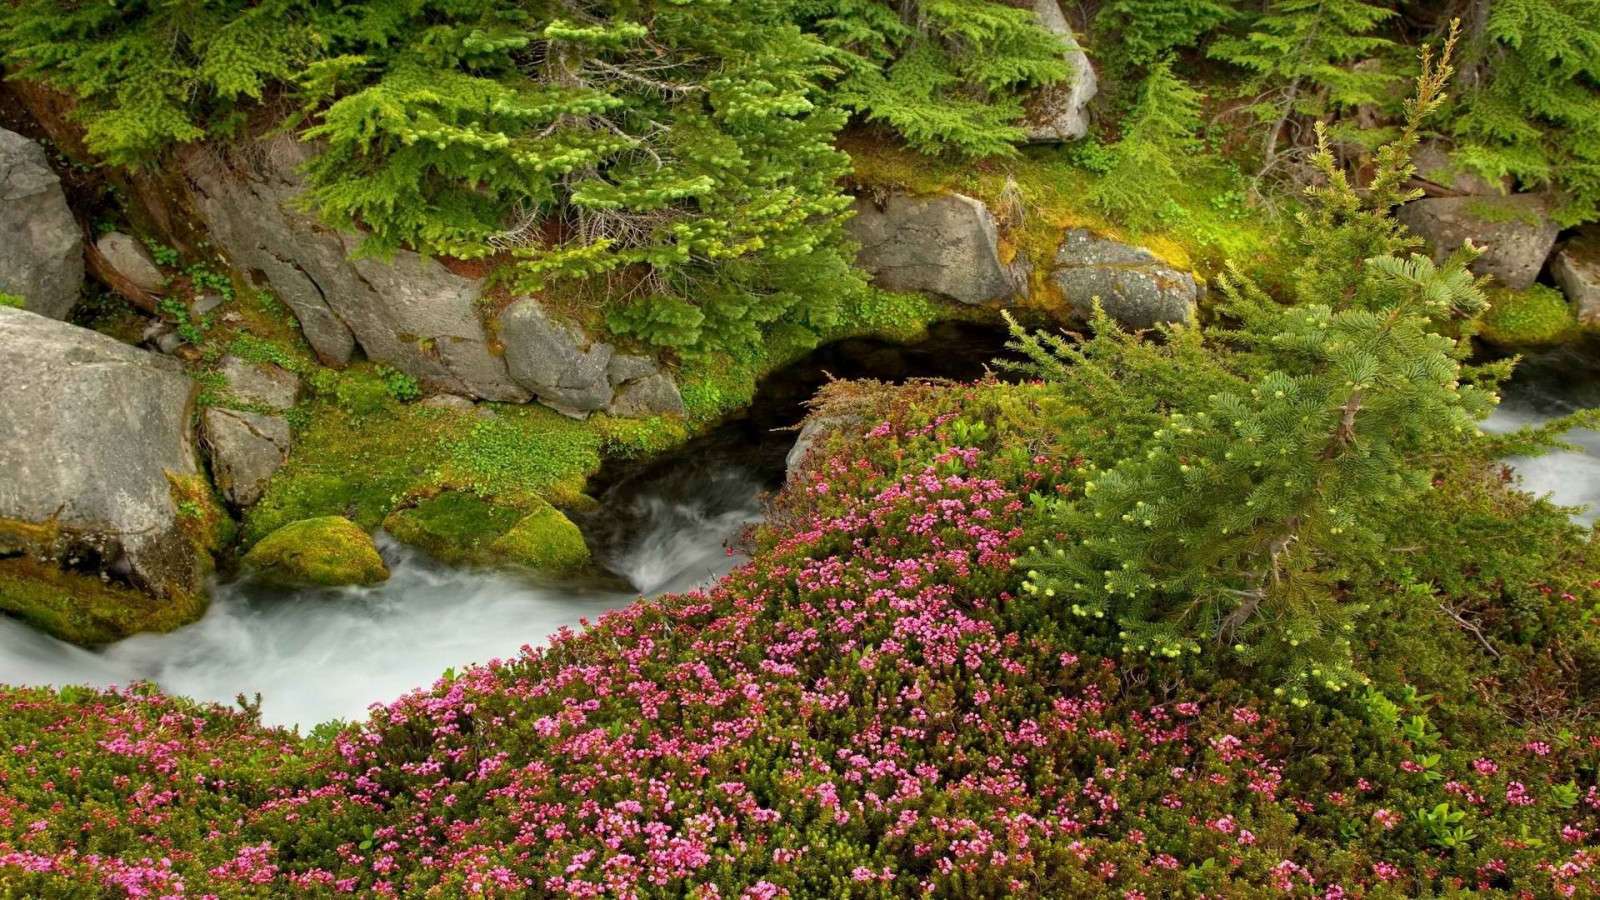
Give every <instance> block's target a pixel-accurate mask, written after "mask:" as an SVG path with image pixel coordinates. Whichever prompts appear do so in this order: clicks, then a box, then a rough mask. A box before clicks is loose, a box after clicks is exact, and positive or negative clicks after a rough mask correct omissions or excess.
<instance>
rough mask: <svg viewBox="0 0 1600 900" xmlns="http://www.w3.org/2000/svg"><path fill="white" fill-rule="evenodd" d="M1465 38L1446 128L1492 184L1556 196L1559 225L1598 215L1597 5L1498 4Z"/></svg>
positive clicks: (1564, 0) (1582, 0) (1569, 0)
mask: <svg viewBox="0 0 1600 900" xmlns="http://www.w3.org/2000/svg"><path fill="white" fill-rule="evenodd" d="M1477 24H1480V26H1481V27H1480V28H1479V29H1477V30H1475V31H1473V32H1472V33H1470V34H1469V35H1468V40H1467V45H1466V48H1465V52H1466V60H1465V67H1466V68H1467V69H1468V71H1470V72H1472V73H1473V74H1474V75H1475V76H1476V77H1474V78H1473V79H1471V80H1470V82H1469V87H1468V89H1467V91H1465V92H1464V93H1463V96H1462V102H1461V103H1460V104H1459V105H1458V108H1457V109H1456V110H1455V111H1454V117H1453V119H1452V121H1451V122H1450V130H1451V131H1452V132H1453V133H1454V134H1455V136H1456V138H1457V140H1458V141H1459V151H1458V154H1457V156H1458V158H1459V159H1460V160H1461V161H1462V162H1463V163H1465V164H1466V165H1467V166H1469V167H1471V168H1473V169H1475V170H1476V171H1477V172H1478V173H1480V174H1482V175H1484V176H1487V177H1489V178H1491V179H1498V178H1501V177H1504V176H1508V175H1509V176H1511V177H1513V178H1515V179H1516V180H1517V181H1519V182H1521V183H1522V184H1523V185H1525V186H1529V187H1537V186H1551V187H1554V188H1556V189H1558V190H1559V191H1560V192H1561V199H1562V200H1563V204H1562V206H1561V208H1560V209H1559V210H1558V211H1557V218H1558V219H1559V220H1560V221H1561V222H1562V223H1563V224H1569V225H1570V224H1574V223H1576V222H1579V221H1583V220H1589V219H1594V218H1596V217H1597V216H1600V0H1495V2H1494V3H1493V4H1490V5H1489V9H1488V14H1487V17H1486V18H1484V19H1483V20H1481V22H1479V23H1477Z"/></svg>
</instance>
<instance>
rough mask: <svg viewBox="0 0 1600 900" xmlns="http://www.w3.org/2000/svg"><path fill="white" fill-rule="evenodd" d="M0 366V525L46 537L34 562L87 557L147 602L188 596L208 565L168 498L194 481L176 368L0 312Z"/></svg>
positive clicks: (186, 404) (185, 386)
mask: <svg viewBox="0 0 1600 900" xmlns="http://www.w3.org/2000/svg"><path fill="white" fill-rule="evenodd" d="M0 358H4V359H5V360H6V377H5V378H0V409H4V410H5V415H0V472H4V477H0V520H9V521H12V522H21V523H32V524H34V525H37V526H40V528H41V529H42V530H41V532H40V533H41V534H45V533H48V540H45V539H43V538H41V539H40V540H39V541H38V542H36V545H35V546H34V547H33V548H31V549H32V551H33V552H35V553H38V554H50V553H61V554H65V553H68V552H70V553H72V554H74V555H78V556H80V557H87V556H90V555H92V556H94V557H96V558H98V559H99V560H101V561H102V562H103V563H104V564H105V565H106V566H107V568H116V569H117V570H118V571H119V572H125V573H126V575H127V577H128V578H129V580H130V581H131V582H132V583H133V584H134V585H136V586H137V587H139V588H140V589H142V590H144V591H145V592H147V593H149V594H151V595H152V596H155V597H157V598H163V599H172V598H177V597H181V596H189V597H192V596H194V595H196V594H198V593H199V591H200V589H201V579H202V577H203V574H204V573H205V572H206V571H207V570H208V568H209V564H210V560H209V559H207V558H205V557H204V554H203V553H202V552H201V551H198V550H197V549H196V545H195V544H194V543H193V542H192V541H191V540H190V538H189V537H188V536H186V532H185V527H184V526H185V522H184V521H183V519H184V516H185V513H183V512H180V509H179V505H178V502H177V501H176V500H175V499H174V496H173V494H174V490H175V487H174V485H175V480H184V479H192V478H196V477H197V476H198V474H199V468H198V466H197V460H196V454H195V447H194V439H193V434H192V432H191V429H190V418H189V417H190V410H191V405H192V403H193V400H194V396H195V393H196V388H195V384H194V382H192V381H191V380H190V379H189V377H188V376H187V375H185V374H184V371H183V368H182V367H181V366H180V365H179V364H178V363H177V362H176V361H174V360H171V359H167V358H165V357H162V356H158V355H156V354H153V353H149V352H147V351H144V350H140V349H138V348H135V347H130V346H128V345H127V344H124V343H121V342H120V341H117V340H115V339H113V338H110V337H107V336H105V335H102V334H98V333H96V332H93V331H90V330H88V329H85V328H79V327H77V326H74V325H68V324H66V323H64V322H57V321H54V320H52V319H48V318H45V317H43V316H40V315H36V314H34V313H31V312H26V311H23V310H17V309H6V308H0ZM45 544H50V545H52V546H48V547H47V546H44V545H45ZM59 558H66V557H65V556H64V555H63V556H60V557H59Z"/></svg>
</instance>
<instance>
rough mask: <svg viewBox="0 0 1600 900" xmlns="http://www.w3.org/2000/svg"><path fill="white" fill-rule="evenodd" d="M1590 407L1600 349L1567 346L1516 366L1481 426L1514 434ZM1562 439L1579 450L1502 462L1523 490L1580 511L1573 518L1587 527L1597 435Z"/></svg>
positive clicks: (1598, 480)
mask: <svg viewBox="0 0 1600 900" xmlns="http://www.w3.org/2000/svg"><path fill="white" fill-rule="evenodd" d="M1593 407H1600V348H1597V347H1595V346H1592V345H1577V346H1568V347H1563V348H1561V349H1558V350H1554V351H1551V352H1549V353H1544V354H1540V355H1538V356H1532V357H1528V358H1526V359H1524V360H1523V361H1522V362H1521V363H1520V364H1518V366H1517V369H1516V372H1515V374H1514V376H1513V377H1512V379H1511V382H1510V383H1509V384H1507V385H1506V387H1505V392H1504V397H1503V398H1502V400H1501V403H1500V406H1499V407H1498V408H1497V409H1496V410H1495V411H1494V413H1493V414H1491V415H1490V416H1489V418H1488V420H1487V421H1485V422H1484V425H1483V427H1484V430H1485V431H1499V432H1505V431H1513V430H1515V429H1518V428H1522V427H1524V426H1527V425H1537V424H1539V423H1541V422H1547V421H1549V420H1551V419H1555V418H1559V417H1560V416H1564V415H1567V414H1568V413H1572V412H1576V411H1578V410H1580V409H1588V408H1593ZM1566 440H1567V441H1568V442H1569V443H1571V444H1574V445H1576V446H1577V447H1578V448H1579V449H1578V450H1557V451H1552V452H1550V453H1546V454H1543V455H1541V456H1537V457H1533V458H1531V459H1526V458H1513V459H1510V460H1507V461H1508V462H1510V463H1511V465H1512V467H1513V468H1515V469H1516V470H1517V474H1518V476H1520V478H1521V481H1522V487H1523V489H1525V490H1527V491H1529V492H1530V493H1533V494H1541V495H1542V494H1548V495H1550V499H1551V500H1553V501H1554V502H1556V503H1559V504H1561V505H1562V506H1572V507H1579V508H1580V511H1579V512H1578V513H1577V514H1576V515H1575V516H1574V518H1575V519H1577V520H1578V521H1579V522H1582V523H1583V524H1585V525H1589V524H1592V523H1593V522H1594V521H1595V519H1596V517H1597V516H1600V431H1592V430H1589V429H1578V430H1575V431H1572V432H1569V433H1568V434H1567V435H1566Z"/></svg>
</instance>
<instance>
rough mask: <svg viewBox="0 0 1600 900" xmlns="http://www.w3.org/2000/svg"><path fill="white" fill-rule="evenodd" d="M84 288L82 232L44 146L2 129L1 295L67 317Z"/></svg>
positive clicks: (0, 196)
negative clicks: (12, 297)
mask: <svg viewBox="0 0 1600 900" xmlns="http://www.w3.org/2000/svg"><path fill="white" fill-rule="evenodd" d="M82 289H83V233H82V232H81V231H79V230H78V223H77V221H76V220H74V219H73V218H72V210H70V209H68V208H67V196H66V194H65V193H63V192H62V190H61V179H60V178H58V177H57V176H56V173H55V172H54V171H52V170H51V168H50V164H49V162H48V161H47V159H46V158H45V153H44V148H43V147H41V146H39V145H38V144H36V143H34V142H33V141H30V140H28V139H27V138H25V137H23V136H22V135H20V134H17V133H16V132H14V131H6V130H5V129H3V128H0V294H11V295H13V296H17V297H21V298H22V299H23V302H24V304H25V308H26V309H30V310H33V311H34V312H36V313H39V314H40V315H45V316H49V317H50V318H52V319H64V318H66V317H67V314H68V313H70V312H71V311H72V307H73V305H74V304H76V303H77V302H78V294H79V292H80V291H82Z"/></svg>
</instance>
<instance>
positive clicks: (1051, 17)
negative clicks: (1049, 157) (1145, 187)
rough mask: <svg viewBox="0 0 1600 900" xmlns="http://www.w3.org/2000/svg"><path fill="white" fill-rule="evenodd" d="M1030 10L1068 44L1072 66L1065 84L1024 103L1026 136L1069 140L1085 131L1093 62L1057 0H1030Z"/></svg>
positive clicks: (1096, 83)
mask: <svg viewBox="0 0 1600 900" xmlns="http://www.w3.org/2000/svg"><path fill="white" fill-rule="evenodd" d="M1033 14H1034V16H1035V17H1037V18H1038V20H1039V24H1040V25H1041V26H1043V27H1044V28H1045V29H1046V30H1047V31H1049V32H1051V33H1052V34H1055V35H1056V36H1057V37H1060V38H1061V40H1062V43H1064V44H1066V45H1067V47H1068V48H1069V49H1068V50H1067V51H1066V57H1065V58H1066V61H1067V67H1068V68H1069V69H1071V70H1072V77H1071V80H1070V81H1068V82H1067V83H1065V84H1060V85H1055V86H1052V87H1049V88H1046V89H1044V90H1042V91H1040V92H1039V93H1038V95H1037V96H1036V97H1034V98H1033V99H1032V100H1031V101H1030V102H1029V104H1028V107H1029V109H1028V122H1027V129H1028V140H1029V141H1031V142H1034V143H1045V142H1053V141H1071V140H1076V139H1078V138H1081V137H1083V136H1084V135H1085V134H1087V133H1088V131H1089V112H1088V106H1089V101H1090V100H1092V99H1094V95H1095V92H1096V91H1097V90H1098V89H1099V80H1098V79H1097V78H1095V74H1094V66H1092V65H1090V64H1089V55H1088V54H1087V53H1084V52H1083V47H1081V46H1079V44H1078V38H1077V36H1076V35H1074V34H1073V33H1072V26H1070V25H1068V24H1067V17H1066V16H1064V15H1062V13H1061V4H1060V3H1059V2H1058V0H1033Z"/></svg>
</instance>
